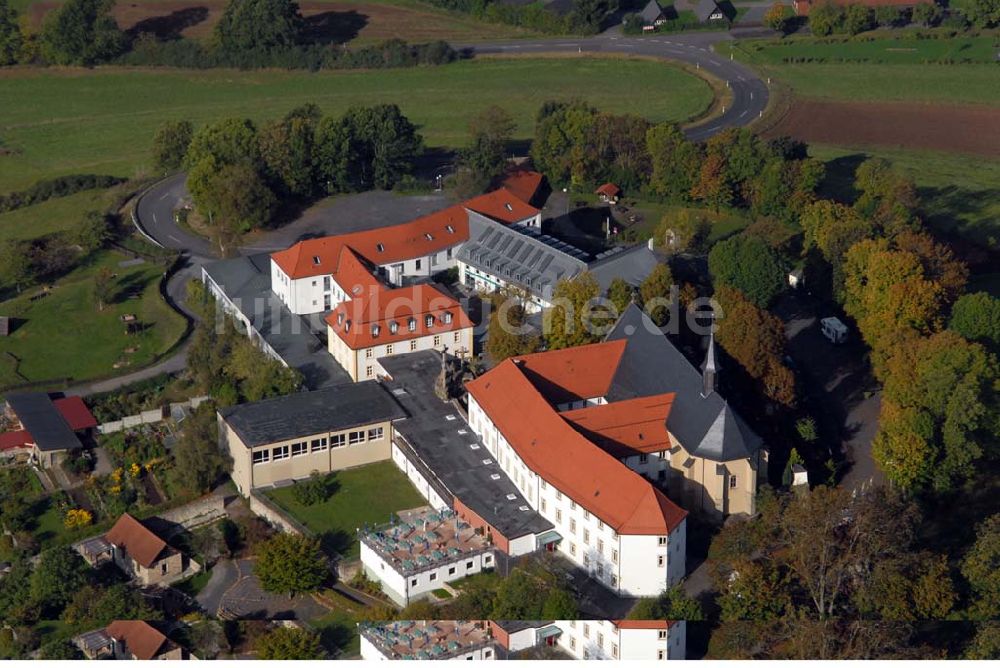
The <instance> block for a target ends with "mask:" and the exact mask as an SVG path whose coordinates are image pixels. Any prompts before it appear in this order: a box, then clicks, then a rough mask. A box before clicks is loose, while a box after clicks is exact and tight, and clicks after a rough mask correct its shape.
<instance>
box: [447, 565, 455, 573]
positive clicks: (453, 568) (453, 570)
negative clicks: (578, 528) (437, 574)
mask: <svg viewBox="0 0 1000 668" xmlns="http://www.w3.org/2000/svg"><path fill="white" fill-rule="evenodd" d="M454 574H455V567H454V566H452V567H451V568H449V569H448V575H454Z"/></svg>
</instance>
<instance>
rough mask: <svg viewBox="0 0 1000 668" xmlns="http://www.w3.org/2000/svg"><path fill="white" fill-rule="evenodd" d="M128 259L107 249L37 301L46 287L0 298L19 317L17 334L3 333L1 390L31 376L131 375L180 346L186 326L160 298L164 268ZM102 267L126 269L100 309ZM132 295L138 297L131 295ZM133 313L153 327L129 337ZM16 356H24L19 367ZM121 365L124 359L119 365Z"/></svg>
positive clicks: (1, 308)
mask: <svg viewBox="0 0 1000 668" xmlns="http://www.w3.org/2000/svg"><path fill="white" fill-rule="evenodd" d="M126 259H127V258H126V257H125V256H123V255H121V254H119V253H117V252H114V251H106V252H103V253H101V254H99V255H98V256H96V257H95V259H94V260H92V261H90V262H88V263H87V264H85V265H84V266H81V267H79V268H77V269H76V270H74V271H73V272H71V273H70V274H68V275H67V276H65V277H64V278H62V279H60V280H59V281H56V282H55V283H54V284H53V289H52V291H51V292H50V294H49V295H48V296H46V297H43V298H41V299H38V300H36V301H31V299H30V298H31V296H33V295H36V294H38V293H39V288H37V287H36V288H31V289H29V290H27V291H25V292H24V293H23V294H21V295H19V296H17V297H15V298H13V299H10V300H8V301H6V302H2V303H0V313H3V314H4V315H7V316H11V317H14V318H16V319H17V320H18V323H17V325H16V329H15V330H14V332H13V333H12V334H11V335H10V336H9V337H6V338H3V339H0V389H2V388H3V387H5V386H11V385H18V384H22V383H27V382H32V383H34V382H43V381H50V380H54V379H63V378H72V379H73V381H74V382H79V381H81V380H87V379H91V378H98V377H104V376H112V375H115V374H122V373H127V372H128V371H129V370H131V369H137V368H139V367H141V366H143V365H145V364H148V363H149V362H151V361H153V359H154V358H156V357H157V356H158V355H161V354H163V353H165V352H167V351H168V350H169V349H170V348H171V347H173V345H174V344H175V343H176V342H177V341H178V340H179V338H180V337H181V335H182V334H183V332H184V330H185V327H186V324H185V321H184V319H183V318H182V317H181V316H180V315H178V314H177V313H175V312H174V311H173V310H172V309H171V308H170V307H169V306H168V305H167V304H166V302H164V301H163V299H162V298H161V296H160V292H159V281H160V278H161V276H162V274H163V267H162V266H160V265H156V264H152V263H144V264H140V265H137V266H129V267H122V266H120V265H119V263H120V262H122V261H123V260H126ZM101 267H108V268H110V269H111V270H112V271H113V272H115V273H117V274H118V278H117V279H116V287H117V290H118V297H117V298H116V301H115V303H112V304H110V305H108V306H107V307H106V308H105V309H104V310H103V311H98V310H97V308H96V306H95V303H94V300H93V277H94V275H95V274H96V272H97V271H98V269H99V268H101ZM130 293H131V294H135V295H137V297H136V298H129V297H127V296H126V295H127V294H130ZM125 313H133V314H135V315H136V316H137V318H138V321H139V322H140V323H142V324H143V325H144V326H145V329H144V330H143V331H142V332H140V333H138V334H133V335H131V336H128V335H126V333H125V326H124V325H123V324H122V322H121V320H120V316H121V315H123V314H125ZM126 349H134V352H132V353H127V352H126ZM11 354H13V355H14V356H16V357H17V358H18V359H19V360H20V363H19V364H18V365H17V372H15V364H14V362H13V360H12V359H11V356H10V355H11ZM116 363H124V365H123V366H120V367H119V368H117V369H116V368H115V364H116ZM18 372H19V373H18ZM19 374H20V375H19Z"/></svg>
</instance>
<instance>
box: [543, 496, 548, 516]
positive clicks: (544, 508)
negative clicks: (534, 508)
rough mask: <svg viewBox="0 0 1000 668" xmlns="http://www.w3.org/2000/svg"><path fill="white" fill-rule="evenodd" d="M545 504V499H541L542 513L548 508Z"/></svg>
mask: <svg viewBox="0 0 1000 668" xmlns="http://www.w3.org/2000/svg"><path fill="white" fill-rule="evenodd" d="M546 505H547V504H546V503H545V499H542V512H543V513H544V512H545V511H546V510H548V508H546V507H545V506H546Z"/></svg>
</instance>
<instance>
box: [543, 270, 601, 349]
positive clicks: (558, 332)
mask: <svg viewBox="0 0 1000 668" xmlns="http://www.w3.org/2000/svg"><path fill="white" fill-rule="evenodd" d="M600 292H601V287H600V285H599V284H598V283H597V279H596V278H594V276H593V274H591V273H590V272H583V273H582V274H579V275H577V276H574V277H573V278H570V279H566V278H564V279H560V280H559V282H558V283H556V287H555V289H554V290H553V291H552V308H549V309H546V311H545V341H546V343H547V344H548V347H549V348H550V349H553V350H555V349H559V348H572V347H573V346H580V345H584V344H586V343H594V342H595V341H598V340H599V339H600V338H601V332H599V331H598V328H597V327H595V326H594V325H593V324H592V323H591V315H592V314H593V313H594V306H595V304H596V300H597V298H598V296H600Z"/></svg>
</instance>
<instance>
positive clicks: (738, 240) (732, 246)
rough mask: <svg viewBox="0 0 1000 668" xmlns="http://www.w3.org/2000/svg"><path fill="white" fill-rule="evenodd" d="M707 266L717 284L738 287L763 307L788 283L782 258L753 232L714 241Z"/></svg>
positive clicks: (748, 297)
mask: <svg viewBox="0 0 1000 668" xmlns="http://www.w3.org/2000/svg"><path fill="white" fill-rule="evenodd" d="M708 270H709V271H710V272H711V273H712V279H713V280H714V282H715V285H716V286H721V285H727V286H729V287H732V288H735V289H737V290H739V291H740V292H742V293H743V294H744V295H745V296H746V297H747V299H749V300H750V301H752V302H753V303H754V304H756V305H757V306H760V307H761V308H766V307H767V305H768V304H770V303H771V301H772V300H773V299H774V298H775V297H776V296H777V295H778V293H780V292H781V291H782V290H783V289H784V287H785V269H784V267H783V266H782V263H781V259H780V258H779V257H778V256H777V254H776V253H775V252H774V251H773V250H771V248H770V247H769V246H768V245H767V244H766V243H764V242H763V241H761V240H760V239H758V238H756V237H752V236H747V235H738V236H735V237H731V238H729V239H726V240H725V241H720V242H719V243H717V244H715V246H713V247H712V250H711V251H710V252H709V254H708Z"/></svg>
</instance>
